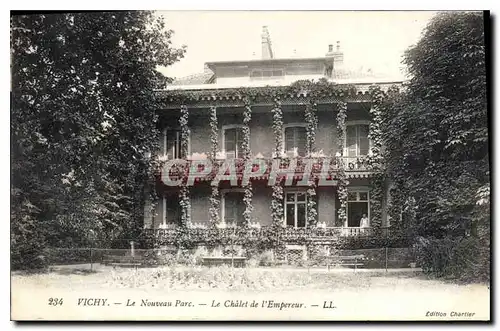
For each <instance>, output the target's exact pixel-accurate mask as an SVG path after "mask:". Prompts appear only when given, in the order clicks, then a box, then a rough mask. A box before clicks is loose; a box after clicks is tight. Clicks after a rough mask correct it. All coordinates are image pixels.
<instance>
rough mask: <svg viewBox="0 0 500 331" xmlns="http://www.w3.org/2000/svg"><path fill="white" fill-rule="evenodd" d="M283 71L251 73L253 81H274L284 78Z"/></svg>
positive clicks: (256, 70)
mask: <svg viewBox="0 0 500 331" xmlns="http://www.w3.org/2000/svg"><path fill="white" fill-rule="evenodd" d="M284 76H285V75H284V72H283V69H271V68H270V69H255V70H252V71H251V72H250V79H251V80H272V79H282V78H283V77H284Z"/></svg>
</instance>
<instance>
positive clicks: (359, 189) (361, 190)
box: [344, 186, 371, 228]
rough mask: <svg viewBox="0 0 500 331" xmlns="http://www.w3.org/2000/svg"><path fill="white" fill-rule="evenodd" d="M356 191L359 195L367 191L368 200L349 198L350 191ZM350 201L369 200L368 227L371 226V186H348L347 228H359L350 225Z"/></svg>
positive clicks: (345, 222) (345, 223)
mask: <svg viewBox="0 0 500 331" xmlns="http://www.w3.org/2000/svg"><path fill="white" fill-rule="evenodd" d="M353 192H356V193H358V194H357V196H358V197H359V193H367V197H368V200H349V193H353ZM349 202H368V227H370V226H371V218H370V188H369V187H368V186H353V187H347V204H346V219H345V221H344V227H345V228H357V227H353V226H349Z"/></svg>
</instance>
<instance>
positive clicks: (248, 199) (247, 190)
mask: <svg viewBox="0 0 500 331" xmlns="http://www.w3.org/2000/svg"><path fill="white" fill-rule="evenodd" d="M244 102H245V109H244V110H243V141H242V144H241V145H242V149H243V159H244V160H245V161H248V160H250V121H251V120H252V106H251V99H250V98H249V97H246V98H245V99H244ZM252 197H253V191H252V183H251V181H248V183H247V184H246V185H245V186H244V196H243V203H244V204H245V210H244V211H243V222H244V227H245V228H249V227H250V222H251V221H252V212H253V204H252Z"/></svg>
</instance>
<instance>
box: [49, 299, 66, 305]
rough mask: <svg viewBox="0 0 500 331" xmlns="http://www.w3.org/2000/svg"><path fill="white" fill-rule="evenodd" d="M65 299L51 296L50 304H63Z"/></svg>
mask: <svg viewBox="0 0 500 331" xmlns="http://www.w3.org/2000/svg"><path fill="white" fill-rule="evenodd" d="M62 304H63V299H62V298H50V299H49V306H62Z"/></svg>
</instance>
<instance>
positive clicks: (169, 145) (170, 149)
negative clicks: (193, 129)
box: [163, 129, 186, 160]
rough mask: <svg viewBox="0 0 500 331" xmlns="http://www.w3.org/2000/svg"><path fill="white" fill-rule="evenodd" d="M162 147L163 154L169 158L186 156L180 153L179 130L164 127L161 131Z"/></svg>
mask: <svg viewBox="0 0 500 331" xmlns="http://www.w3.org/2000/svg"><path fill="white" fill-rule="evenodd" d="M163 148H164V150H163V155H164V156H166V157H167V158H168V159H169V160H172V159H182V158H184V157H186V155H182V148H181V130H179V129H165V130H164V131H163Z"/></svg>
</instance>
